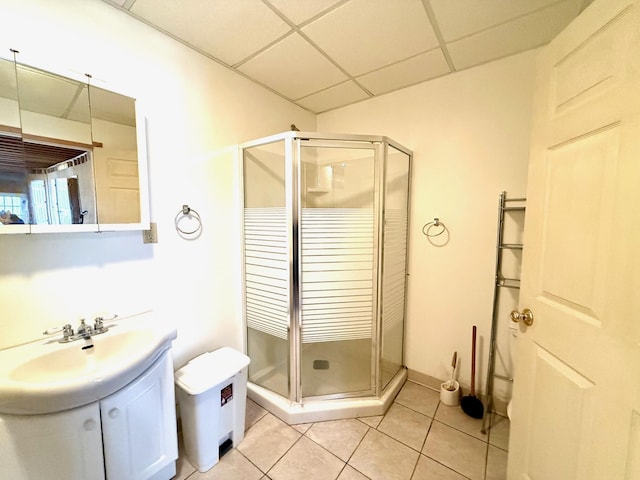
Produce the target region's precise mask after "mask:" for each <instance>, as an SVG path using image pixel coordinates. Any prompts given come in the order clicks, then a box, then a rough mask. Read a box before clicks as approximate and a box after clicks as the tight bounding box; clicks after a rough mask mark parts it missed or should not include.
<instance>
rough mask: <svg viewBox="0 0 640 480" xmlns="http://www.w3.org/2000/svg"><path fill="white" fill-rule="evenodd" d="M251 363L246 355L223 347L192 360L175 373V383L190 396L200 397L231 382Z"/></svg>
mask: <svg viewBox="0 0 640 480" xmlns="http://www.w3.org/2000/svg"><path fill="white" fill-rule="evenodd" d="M249 362H250V359H249V357H247V356H246V355H245V354H243V353H241V352H239V351H237V350H235V349H233V348H231V347H222V348H219V349H217V350H214V351H213V352H206V353H203V354H202V355H199V356H197V357H196V358H194V359H193V360H190V361H189V362H188V363H187V364H186V365H185V366H184V367H182V368H180V369H179V370H178V371H177V372H176V373H175V382H176V385H178V386H179V387H180V388H182V389H183V390H184V391H185V392H187V393H188V394H189V395H199V394H201V393H204V392H206V391H207V390H210V389H212V388H213V387H215V386H217V385H220V384H221V383H223V382H225V381H227V380H229V379H230V378H231V377H233V376H234V375H235V374H237V373H238V372H240V370H242V369H243V368H245V367H247V366H248V365H249Z"/></svg>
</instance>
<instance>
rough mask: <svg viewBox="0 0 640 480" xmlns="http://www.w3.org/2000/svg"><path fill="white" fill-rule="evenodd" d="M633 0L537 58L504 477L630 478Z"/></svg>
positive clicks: (635, 377)
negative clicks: (529, 319)
mask: <svg viewBox="0 0 640 480" xmlns="http://www.w3.org/2000/svg"><path fill="white" fill-rule="evenodd" d="M639 10H640V0H596V1H595V2H594V3H593V4H591V5H590V6H589V7H588V8H587V9H586V10H585V11H584V12H583V13H582V14H581V15H580V16H579V17H578V18H577V19H576V20H575V21H574V22H573V23H572V24H571V25H569V26H568V27H567V28H566V30H565V31H564V32H562V33H561V34H560V35H559V36H558V37H557V38H556V39H555V40H554V41H553V42H552V43H551V44H550V45H549V46H547V47H546V48H545V49H544V51H543V52H542V53H541V56H540V58H539V65H538V78H537V93H536V97H535V99H534V118H533V133H532V146H531V159H530V169H529V185H528V191H527V219H526V225H525V238H524V243H525V248H524V257H523V278H522V290H521V295H520V308H521V312H522V310H523V309H525V308H529V309H531V311H532V312H533V317H534V318H533V324H532V325H531V326H529V327H526V326H525V325H524V324H523V322H520V323H521V327H520V328H521V334H520V336H519V339H518V342H517V347H516V358H515V374H514V377H515V384H514V393H513V415H512V423H511V426H512V428H511V440H510V442H511V443H510V446H509V465H508V478H509V480H523V479H532V480H554V479H558V480H570V479H576V480H589V479H593V480H596V479H597V480H614V479H624V480H631V479H640V315H639V314H640V11H639Z"/></svg>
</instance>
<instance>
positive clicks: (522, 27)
mask: <svg viewBox="0 0 640 480" xmlns="http://www.w3.org/2000/svg"><path fill="white" fill-rule="evenodd" d="M577 3H579V1H565V2H561V3H557V4H555V5H553V6H551V7H549V8H545V9H543V10H540V11H538V12H536V13H533V14H531V15H527V16H524V17H520V18H519V19H517V20H514V21H512V22H508V23H504V24H502V25H500V26H498V27H495V28H491V29H488V30H484V31H482V32H480V33H478V34H476V35H471V36H468V37H465V38H463V39H461V40H458V41H455V42H452V43H448V44H447V50H448V51H449V55H450V57H451V60H452V61H453V64H454V66H455V68H456V69H458V70H459V69H463V68H468V67H471V66H473V65H479V64H481V63H484V62H488V61H490V60H494V59H497V58H500V57H504V56H507V55H512V54H514V53H517V52H521V51H524V50H528V49H530V48H534V47H538V46H541V45H544V44H546V43H548V42H549V41H551V40H552V39H553V38H554V37H555V36H556V35H557V34H558V33H559V32H560V31H561V30H562V29H563V28H564V27H565V26H566V25H568V24H569V22H570V21H571V20H572V19H573V18H575V16H576V14H577V12H576V4H577Z"/></svg>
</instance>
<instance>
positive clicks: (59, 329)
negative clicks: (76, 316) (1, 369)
mask: <svg viewBox="0 0 640 480" xmlns="http://www.w3.org/2000/svg"><path fill="white" fill-rule="evenodd" d="M70 326H71V325H69V324H67V325H65V326H60V325H58V326H56V327H51V328H47V329H46V330H45V331H44V332H42V334H43V335H55V334H56V333H60V332H62V331H64V329H65V328H66V327H70Z"/></svg>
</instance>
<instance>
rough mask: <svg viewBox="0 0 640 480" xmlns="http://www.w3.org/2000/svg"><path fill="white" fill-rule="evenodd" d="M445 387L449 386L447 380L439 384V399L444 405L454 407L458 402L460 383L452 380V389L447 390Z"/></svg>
mask: <svg viewBox="0 0 640 480" xmlns="http://www.w3.org/2000/svg"><path fill="white" fill-rule="evenodd" d="M447 387H449V388H451V386H450V383H449V382H444V383H443V384H441V385H440V401H441V402H442V403H444V404H445V405H448V406H450V407H455V406H456V405H459V404H460V384H459V383H458V382H456V381H455V380H454V381H453V385H452V387H453V390H449V389H448V388H447Z"/></svg>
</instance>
